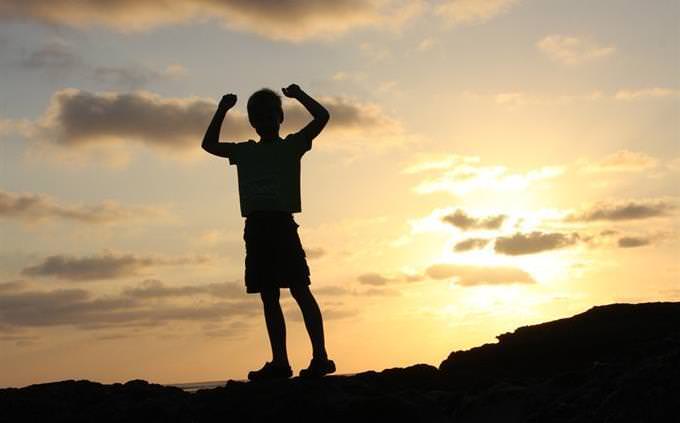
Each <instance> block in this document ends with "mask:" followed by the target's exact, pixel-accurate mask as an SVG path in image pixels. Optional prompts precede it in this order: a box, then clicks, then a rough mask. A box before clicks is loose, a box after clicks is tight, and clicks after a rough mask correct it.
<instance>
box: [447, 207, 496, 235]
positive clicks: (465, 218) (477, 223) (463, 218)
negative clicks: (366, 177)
mask: <svg viewBox="0 0 680 423" xmlns="http://www.w3.org/2000/svg"><path fill="white" fill-rule="evenodd" d="M506 219H507V216H506V215H503V214H500V215H496V216H486V217H472V216H470V215H468V214H466V213H465V212H464V211H463V210H461V209H457V210H456V211H455V212H453V213H451V214H447V215H446V216H444V217H443V218H442V221H444V222H446V223H449V224H451V225H453V226H455V227H456V228H458V229H461V230H463V231H467V230H471V229H485V230H496V229H499V228H500V227H501V226H502V225H503V222H505V220H506Z"/></svg>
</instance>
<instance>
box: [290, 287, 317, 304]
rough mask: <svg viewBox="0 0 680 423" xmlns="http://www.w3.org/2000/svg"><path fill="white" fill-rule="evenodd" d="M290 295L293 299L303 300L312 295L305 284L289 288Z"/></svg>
mask: <svg viewBox="0 0 680 423" xmlns="http://www.w3.org/2000/svg"><path fill="white" fill-rule="evenodd" d="M290 295H292V296H293V298H294V299H295V301H297V302H300V301H305V300H306V299H308V298H310V297H311V296H312V292H311V291H310V290H309V287H308V286H307V285H303V286H295V287H291V288H290Z"/></svg>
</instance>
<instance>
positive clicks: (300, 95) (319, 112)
mask: <svg viewBox="0 0 680 423" xmlns="http://www.w3.org/2000/svg"><path fill="white" fill-rule="evenodd" d="M282 91H283V94H284V95H285V96H286V97H290V98H294V99H296V100H297V101H299V102H300V103H302V105H303V106H305V109H307V111H308V112H309V113H310V114H311V115H312V117H313V118H314V119H312V121H311V122H309V123H308V124H307V126H305V127H304V128H302V129H301V130H300V131H299V132H297V135H300V136H302V138H303V139H305V140H309V141H310V142H311V140H313V139H314V138H316V136H317V135H319V133H321V131H322V130H323V128H324V127H325V126H326V123H328V119H330V113H328V110H326V108H325V107H323V106H322V105H321V104H319V102H317V101H316V100H314V99H313V98H312V97H310V96H309V95H308V94H307V93H305V92H304V91H302V89H301V88H300V87H299V86H298V85H297V84H291V85H289V86H288V87H287V88H283V89H282Z"/></svg>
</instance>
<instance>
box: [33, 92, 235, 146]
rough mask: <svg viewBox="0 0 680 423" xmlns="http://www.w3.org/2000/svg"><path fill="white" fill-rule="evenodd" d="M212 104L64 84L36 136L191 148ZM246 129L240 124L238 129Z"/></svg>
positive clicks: (76, 142)
mask: <svg viewBox="0 0 680 423" xmlns="http://www.w3.org/2000/svg"><path fill="white" fill-rule="evenodd" d="M214 109H215V104H214V103H213V102H212V101H211V100H206V99H199V98H184V99H181V98H162V97H160V96H158V95H155V94H152V93H148V92H144V91H140V92H134V93H127V94H118V93H97V94H95V93H90V92H87V91H82V90H78V89H65V90H61V91H58V92H56V93H55V94H54V95H53V96H52V99H51V101H50V105H49V107H48V109H47V111H46V112H45V114H44V115H43V117H42V118H41V119H39V121H38V122H37V123H36V124H35V125H34V134H32V135H34V136H35V137H36V138H39V139H41V140H44V141H49V142H52V143H54V144H56V145H59V146H62V147H72V148H73V147H81V146H84V145H86V144H91V143H102V142H109V143H120V142H124V141H134V142H138V143H142V144H145V145H149V146H153V147H159V148H163V149H169V150H177V149H187V148H190V147H191V146H194V145H196V144H197V142H198V141H197V140H200V138H201V137H202V133H203V132H204V131H205V127H206V125H207V124H208V122H209V121H210V117H211V116H212V114H213V112H214ZM231 120H233V119H227V125H226V126H227V127H229V126H232V125H233V124H232V125H230V123H231ZM245 129H246V128H245V127H243V126H242V127H240V128H238V130H237V132H243V131H244V130H245ZM239 130H240V131H239Z"/></svg>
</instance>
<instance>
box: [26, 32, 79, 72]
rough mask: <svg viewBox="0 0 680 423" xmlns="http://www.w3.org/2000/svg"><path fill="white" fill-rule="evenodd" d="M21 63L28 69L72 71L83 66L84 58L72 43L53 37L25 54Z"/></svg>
mask: <svg viewBox="0 0 680 423" xmlns="http://www.w3.org/2000/svg"><path fill="white" fill-rule="evenodd" d="M19 65H20V66H21V67H22V68H24V69H28V70H33V69H47V70H50V71H54V72H70V71H72V70H73V69H76V68H78V67H81V66H83V60H82V58H81V57H80V56H79V55H78V54H77V53H76V52H75V51H73V49H72V47H71V45H70V44H69V43H67V42H66V41H64V40H61V39H52V40H50V41H49V42H47V43H46V44H44V45H42V46H41V47H40V48H38V49H37V50H34V51H32V52H30V53H29V54H28V55H26V56H24V57H23V58H22V59H21V60H20V61H19Z"/></svg>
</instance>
